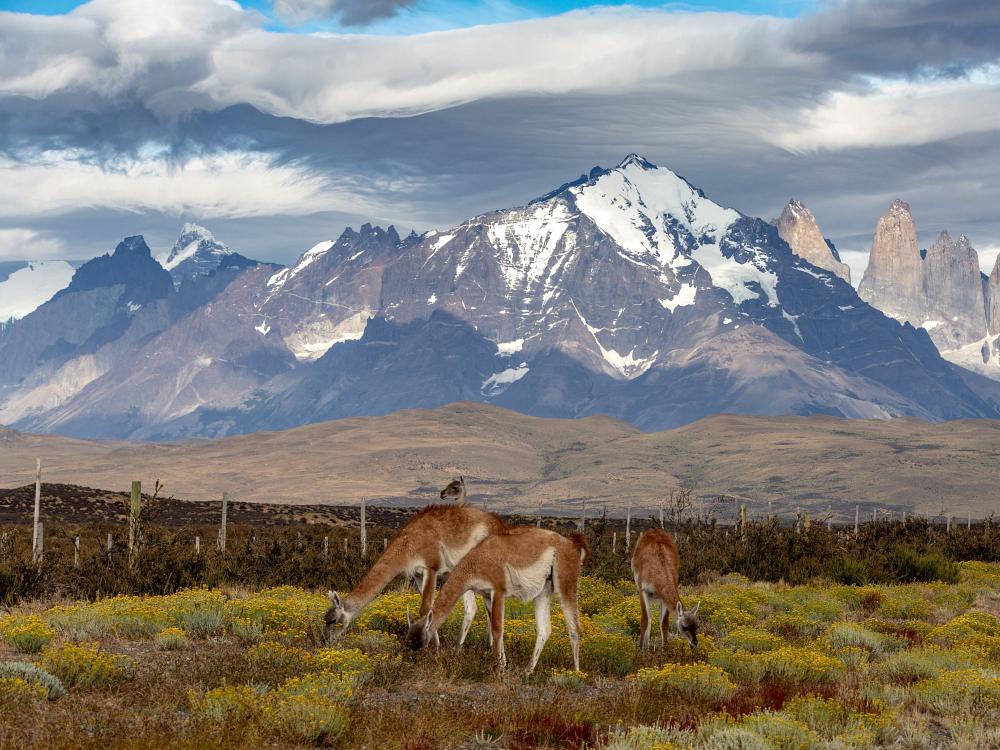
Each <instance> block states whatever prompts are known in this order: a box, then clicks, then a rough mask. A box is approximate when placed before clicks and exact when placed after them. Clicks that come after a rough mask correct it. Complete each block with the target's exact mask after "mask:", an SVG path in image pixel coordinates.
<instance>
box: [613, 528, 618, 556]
mask: <svg viewBox="0 0 1000 750" xmlns="http://www.w3.org/2000/svg"><path fill="white" fill-rule="evenodd" d="M611 554H612V555H616V554H618V532H617V531H612V532H611Z"/></svg>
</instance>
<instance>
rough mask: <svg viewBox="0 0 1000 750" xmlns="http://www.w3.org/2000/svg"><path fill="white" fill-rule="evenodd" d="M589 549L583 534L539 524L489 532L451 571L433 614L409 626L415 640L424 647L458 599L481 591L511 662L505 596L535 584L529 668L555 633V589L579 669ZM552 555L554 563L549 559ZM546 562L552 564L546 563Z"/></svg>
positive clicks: (495, 637)
mask: <svg viewBox="0 0 1000 750" xmlns="http://www.w3.org/2000/svg"><path fill="white" fill-rule="evenodd" d="M587 553H588V548H587V543H586V540H585V539H584V538H583V536H582V535H580V534H573V535H572V536H571V537H570V538H566V537H564V536H561V535H560V534H557V533H555V532H554V531H548V530H546V529H539V528H536V527H534V526H518V527H514V528H511V529H507V530H505V531H502V532H500V533H497V534H494V535H492V536H489V537H487V538H486V539H484V540H483V541H482V542H480V543H479V544H478V545H477V546H476V547H475V549H473V550H472V551H471V552H470V553H469V554H468V555H466V556H465V558H463V559H462V561H461V562H460V563H459V564H458V565H457V566H455V569H454V570H453V571H452V572H451V574H450V575H449V576H448V580H447V581H446V582H445V584H444V586H442V587H441V593H440V595H439V596H438V598H437V601H436V602H435V603H434V606H433V607H432V608H431V611H430V614H429V615H427V616H425V617H422V618H421V619H420V620H418V621H417V622H416V623H413V625H412V626H411V628H410V633H409V635H408V640H409V641H410V643H411V645H414V646H422V645H427V643H428V642H429V641H430V640H431V639H432V638H433V637H434V635H435V634H436V633H437V630H438V628H439V627H441V624H442V623H443V622H444V620H445V619H446V618H447V617H448V614H449V613H450V612H451V610H452V609H453V608H454V607H455V604H456V603H457V602H458V600H459V599H460V598H461V597H463V596H464V595H465V594H466V592H469V591H477V592H479V593H482V594H483V597H484V599H486V602H487V607H488V611H489V614H490V618H489V619H490V623H489V624H490V636H491V642H492V645H493V649H494V651H495V652H496V654H497V656H498V658H499V659H500V663H501V665H505V664H506V655H505V653H504V646H503V628H504V600H505V599H506V597H507V596H509V595H515V594H516V595H518V596H519V597H520V596H521V595H522V593H521V591H520V590H519V588H518V587H519V586H521V585H523V586H527V587H529V588H532V587H536V588H537V589H538V590H537V591H535V590H534V589H533V588H532V590H531V591H530V593H529V594H528V596H530V599H531V600H532V601H534V602H535V620H536V623H535V624H536V627H537V628H538V638H537V639H536V643H535V653H534V655H533V657H532V661H531V665H530V666H529V668H528V671H529V672H531V671H532V670H533V669H534V668H535V665H536V664H537V661H538V656H539V655H540V653H541V649H542V647H543V646H544V645H545V641H546V640H547V639H548V636H549V633H550V632H551V624H550V620H549V606H550V600H551V596H552V594H553V593H555V595H556V596H557V597H558V598H559V602H560V604H561V605H562V608H563V613H564V614H565V618H566V627H567V629H568V630H569V633H570V641H571V643H572V646H573V662H574V665H575V668H576V669H579V633H580V615H579V609H578V605H577V596H578V591H579V586H580V570H581V567H582V565H583V559H584V558H585V557H586V555H587ZM550 554H551V562H550V563H547V564H546V562H545V560H546V557H547V556H549V555H550ZM546 565H547V566H548V567H546Z"/></svg>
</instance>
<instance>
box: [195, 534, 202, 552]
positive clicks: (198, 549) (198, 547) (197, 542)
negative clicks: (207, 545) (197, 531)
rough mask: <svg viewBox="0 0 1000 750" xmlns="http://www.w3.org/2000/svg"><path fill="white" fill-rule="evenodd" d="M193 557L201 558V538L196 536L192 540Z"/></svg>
mask: <svg viewBox="0 0 1000 750" xmlns="http://www.w3.org/2000/svg"><path fill="white" fill-rule="evenodd" d="M194 556H195V557H201V537H200V536H197V535H195V538H194Z"/></svg>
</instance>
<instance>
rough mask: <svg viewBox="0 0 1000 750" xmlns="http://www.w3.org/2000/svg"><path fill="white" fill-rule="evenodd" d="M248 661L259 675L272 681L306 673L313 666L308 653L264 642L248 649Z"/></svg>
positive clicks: (272, 642) (293, 647)
mask: <svg viewBox="0 0 1000 750" xmlns="http://www.w3.org/2000/svg"><path fill="white" fill-rule="evenodd" d="M246 658H247V661H248V662H249V663H250V666H251V668H252V669H253V670H254V672H255V673H256V674H258V675H261V676H263V677H265V678H267V679H268V681H270V680H271V679H275V678H276V677H277V678H281V677H287V676H288V675H291V674H296V673H299V672H305V671H306V670H307V669H308V668H309V667H310V665H311V664H312V657H311V656H310V654H309V652H308V651H305V650H303V649H301V648H296V647H295V646H286V645H284V644H282V643H276V642H275V641H264V642H263V643H258V644H257V645H256V646H251V647H250V648H249V649H247V653H246Z"/></svg>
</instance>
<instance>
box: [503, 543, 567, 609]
mask: <svg viewBox="0 0 1000 750" xmlns="http://www.w3.org/2000/svg"><path fill="white" fill-rule="evenodd" d="M555 554H556V551H555V550H554V549H547V550H545V553H544V554H543V555H542V556H541V557H540V558H538V560H536V561H535V562H533V563H532V564H531V565H528V566H527V567H524V568H515V567H513V566H512V565H508V566H507V596H513V597H514V598H515V599H520V600H521V601H531V600H532V599H534V598H535V597H537V596H538V595H539V594H541V593H542V592H543V591H544V590H545V587H546V584H547V583H548V582H549V578H550V577H551V575H552V560H553V558H554V557H555Z"/></svg>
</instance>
